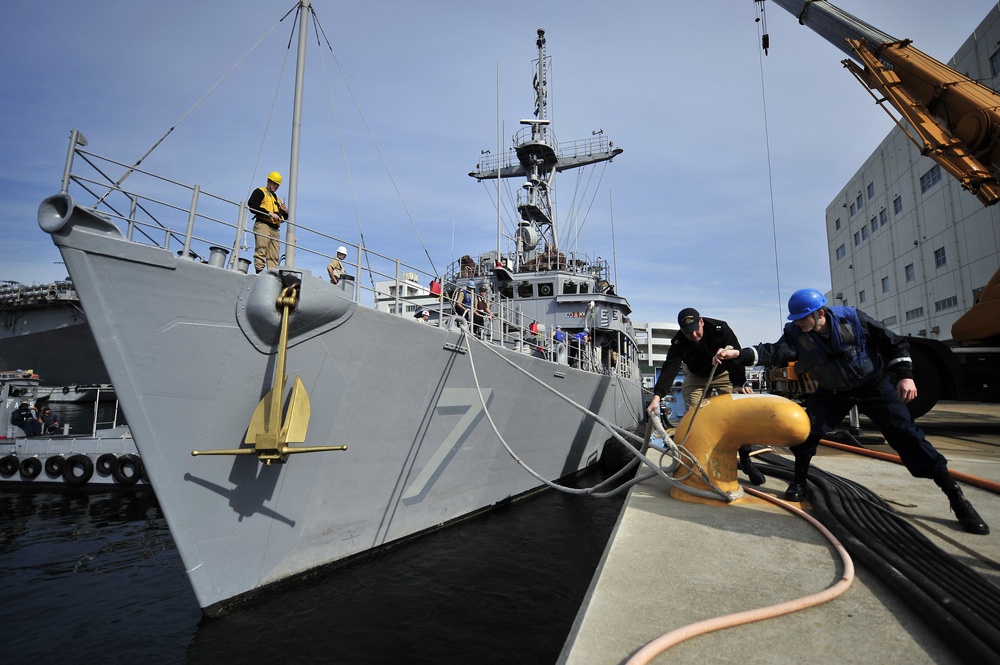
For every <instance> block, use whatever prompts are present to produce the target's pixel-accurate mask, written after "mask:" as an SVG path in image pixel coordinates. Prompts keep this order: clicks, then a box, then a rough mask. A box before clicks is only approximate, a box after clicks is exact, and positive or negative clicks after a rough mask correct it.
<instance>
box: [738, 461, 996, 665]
mask: <svg viewBox="0 0 1000 665" xmlns="http://www.w3.org/2000/svg"><path fill="white" fill-rule="evenodd" d="M755 461H756V463H757V464H758V467H760V466H763V469H762V470H764V471H765V472H766V473H767V474H768V475H775V476H778V477H781V478H785V479H787V480H790V479H792V477H793V473H794V471H793V470H794V466H793V463H792V462H791V461H790V460H786V459H785V458H783V457H781V456H779V455H777V454H774V453H764V454H760V455H757V456H755ZM809 482H810V483H811V485H812V488H811V492H810V495H809V499H810V501H811V503H812V505H813V512H814V513H815V514H816V515H817V517H818V518H819V519H820V521H821V522H822V523H823V524H824V525H826V527H827V528H828V529H829V530H830V531H831V532H832V533H833V534H834V535H836V536H837V538H838V539H839V540H840V541H841V542H842V543H843V544H844V547H846V548H847V551H848V552H850V554H851V556H852V557H854V558H855V559H856V560H857V561H860V562H861V563H862V564H863V565H864V566H865V567H866V568H868V570H870V571H872V573H874V575H875V576H876V577H878V579H879V580H881V581H882V582H884V583H885V584H886V585H888V586H889V587H890V588H891V589H892V590H893V592H895V593H896V594H897V595H898V596H899V597H900V598H901V599H902V600H903V601H904V602H905V603H906V604H907V605H909V606H910V607H912V608H913V609H914V611H915V612H916V613H917V614H918V615H919V616H920V618H921V619H922V620H924V621H925V622H926V624H927V626H928V627H929V628H931V629H932V630H933V631H934V632H936V633H937V635H938V637H940V638H941V640H942V641H943V642H945V643H946V644H948V646H949V647H950V648H951V649H952V650H953V651H954V652H955V653H956V654H957V655H960V656H961V657H962V658H963V659H964V660H966V661H968V662H979V663H996V662H1000V587H998V586H997V585H996V584H995V583H994V582H992V581H991V580H990V579H989V578H987V577H984V576H983V575H981V574H980V573H978V572H977V571H976V570H974V569H972V568H970V567H969V566H967V565H966V564H964V563H962V562H961V561H959V560H958V559H956V558H955V557H953V556H952V555H950V554H948V553H947V552H945V551H944V550H942V549H941V548H940V547H938V546H937V545H935V544H934V543H933V542H931V541H930V540H929V539H928V538H927V537H926V536H924V535H923V534H922V533H921V532H920V531H919V530H918V529H917V528H916V527H914V526H913V525H912V524H911V523H910V522H908V521H907V520H906V519H905V518H903V517H902V516H900V515H899V514H898V513H896V512H894V511H893V510H892V508H891V507H890V506H889V504H887V503H886V502H885V501H883V500H882V499H881V498H880V497H879V496H878V495H876V494H875V493H874V492H872V491H871V490H869V489H867V488H866V487H864V486H862V485H859V484H858V483H855V482H853V481H850V480H847V479H846V478H842V477H840V476H836V475H834V474H831V473H828V472H826V471H823V470H821V469H817V468H816V467H813V468H811V469H810V470H809Z"/></svg>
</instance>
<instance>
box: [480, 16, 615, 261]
mask: <svg viewBox="0 0 1000 665" xmlns="http://www.w3.org/2000/svg"><path fill="white" fill-rule="evenodd" d="M535 45H536V46H537V47H538V63H537V67H536V69H535V74H534V77H533V81H532V87H533V88H534V93H535V109H534V117H532V118H528V119H526V120H521V124H522V125H524V127H523V128H522V129H520V130H519V131H518V132H517V133H516V134H515V135H514V137H513V143H514V147H513V149H512V150H510V151H507V152H505V153H502V154H498V155H496V156H495V157H492V156H490V155H485V156H483V159H482V160H481V161H480V163H479V164H477V165H476V170H475V171H473V172H471V173H469V175H470V176H472V177H473V178H475V179H477V180H487V179H490V178H512V177H517V176H520V177H524V178H525V179H526V182H525V183H524V184H523V185H522V186H521V189H520V191H518V193H517V211H518V213H519V214H520V216H521V221H520V222H519V223H518V228H517V234H516V237H515V240H516V242H517V256H516V265H515V270H516V269H517V268H518V267H519V266H520V265H521V264H522V263H524V262H525V261H527V254H528V253H529V252H532V251H534V250H535V249H536V248H538V247H539V243H544V245H543V246H544V247H546V248H547V249H548V250H549V251H552V252H555V251H558V247H559V242H558V235H557V233H558V232H557V229H556V224H555V212H554V210H553V191H554V187H555V175H556V173H557V172H559V171H563V170H566V169H572V168H577V167H579V166H586V165H588V164H596V163H598V162H603V161H608V160H610V159H612V158H614V157H615V156H617V155H619V154H621V152H622V149H621V148H616V147H614V144H612V143H611V141H609V140H608V139H607V137H605V136H604V134H603V133H600V134H596V135H594V136H593V138H590V139H585V140H583V141H574V142H573V143H572V144H570V145H569V146H562V147H560V146H559V145H558V144H557V143H556V139H555V133H554V132H553V129H552V127H551V121H550V120H549V118H548V72H547V68H546V64H547V59H546V55H545V30H543V29H541V28H539V29H538V38H537V39H536V40H535ZM515 157H516V159H517V163H514V158H515Z"/></svg>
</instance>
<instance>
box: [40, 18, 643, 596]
mask: <svg viewBox="0 0 1000 665" xmlns="http://www.w3.org/2000/svg"><path fill="white" fill-rule="evenodd" d="M311 11H312V8H311V6H310V3H309V2H308V1H307V0H303V1H302V2H300V3H299V12H300V14H299V17H298V18H299V20H298V21H297V23H298V30H299V36H300V39H299V58H298V59H299V63H300V64H299V66H300V67H301V66H302V60H303V56H304V52H305V43H306V42H305V32H306V29H307V22H306V18H307V16H308V15H309V14H310V13H311ZM536 45H537V48H538V62H537V69H536V70H535V72H534V85H533V91H532V95H533V97H534V99H535V103H536V107H535V108H536V113H535V114H534V115H533V116H532V119H531V120H528V121H522V123H523V124H524V125H525V126H524V127H523V128H521V131H519V132H518V133H517V134H516V135H515V136H514V137H513V146H512V147H511V148H510V150H509V151H506V152H504V153H503V154H498V155H495V156H492V157H493V158H492V160H491V161H490V160H481V161H480V163H479V164H478V165H477V167H476V169H475V171H473V173H471V174H470V175H472V176H473V177H475V178H476V179H479V180H483V179H492V178H506V177H523V178H524V180H525V183H524V184H523V186H522V188H521V190H520V192H519V194H518V199H517V210H518V213H519V217H520V220H519V222H518V226H517V229H516V232H515V233H510V234H508V236H509V237H508V244H507V249H506V250H505V251H499V248H497V249H491V250H489V251H486V252H482V253H474V254H469V255H466V256H464V257H462V259H461V260H459V261H456V262H454V263H453V265H452V266H451V267H449V268H448V269H447V271H446V272H445V273H444V274H434V272H433V270H431V271H425V270H422V269H421V268H419V267H416V266H413V265H410V264H407V263H404V262H403V261H399V260H395V259H388V258H386V257H384V256H382V255H380V254H378V253H377V252H375V251H373V250H372V249H370V248H369V247H367V246H362V247H358V246H357V245H352V244H351V243H349V242H345V241H342V240H339V239H336V238H331V237H330V236H329V235H326V233H325V232H320V231H317V230H315V229H311V228H309V227H307V226H306V225H304V224H300V223H298V222H297V221H295V219H294V217H293V218H292V219H290V220H289V223H288V224H287V225H286V235H285V245H284V247H285V252H286V254H285V262H284V264H283V265H281V266H279V267H278V268H276V269H270V270H266V271H263V272H260V273H258V274H248V265H249V261H248V260H247V259H246V258H244V257H241V256H240V252H241V250H242V248H241V241H240V239H241V237H242V236H244V234H245V233H248V231H247V230H246V229H247V217H248V215H247V210H246V206H245V204H243V203H240V202H236V201H229V200H226V199H224V198H221V197H210V196H209V195H207V194H206V193H205V192H201V191H200V189H199V188H198V187H197V186H187V185H181V184H179V183H177V182H175V181H173V180H169V179H161V178H158V177H157V176H155V175H153V174H150V173H145V172H143V171H141V170H140V169H137V168H131V169H129V168H127V164H125V163H121V162H115V161H114V160H108V161H103V160H104V159H105V158H102V157H100V156H98V155H96V154H95V153H92V152H89V151H87V150H86V149H85V146H86V141H85V140H84V139H83V137H82V135H81V134H80V133H79V132H77V131H74V132H73V133H72V136H71V143H72V145H71V146H70V149H69V151H68V156H67V162H68V163H67V165H66V169H65V174H66V175H65V177H64V180H63V188H62V192H61V193H59V194H57V195H55V196H52V197H50V198H48V199H46V200H45V201H44V202H43V203H42V204H41V206H40V208H39V213H38V219H39V225H40V226H41V228H42V229H43V230H44V231H46V232H47V233H49V234H51V238H52V240H53V242H54V243H55V244H56V245H57V246H58V247H59V249H60V251H61V252H62V256H63V259H64V261H65V264H66V267H67V269H68V271H69V274H70V276H71V278H72V280H73V284H74V286H75V288H76V290H77V293H78V294H79V298H80V301H81V303H82V305H83V308H84V310H85V311H86V312H88V314H89V315H90V316H89V318H90V324H91V327H92V328H93V331H94V338H95V340H96V342H97V346H98V348H99V350H100V354H101V358H102V359H103V361H104V363H105V365H106V366H107V369H108V373H109V375H110V378H111V381H112V383H113V385H114V388H115V390H116V392H117V395H118V397H119V399H120V401H121V405H122V407H123V409H124V411H125V413H127V414H128V419H129V424H130V426H131V431H132V436H133V437H134V441H135V444H136V446H137V448H138V450H139V453H140V454H141V456H142V460H143V465H144V477H145V478H148V480H149V482H150V483H151V484H152V485H153V487H154V488H155V491H156V496H157V498H158V500H159V503H160V505H161V506H162V510H163V514H164V516H165V518H166V521H167V523H168V524H169V527H170V531H171V533H172V535H173V538H174V540H175V542H176V544H177V548H178V551H179V553H180V555H181V557H182V559H183V562H184V567H185V569H186V570H187V573H188V576H189V579H190V581H191V584H192V586H193V588H194V591H195V595H196V597H197V600H198V603H199V604H200V606H201V607H202V609H203V611H204V612H205V613H206V614H208V615H216V614H219V613H222V612H224V611H225V610H226V609H227V608H231V607H232V605H233V604H235V603H236V602H237V601H240V600H245V599H247V598H249V597H251V596H253V595H256V594H258V593H260V592H261V591H262V590H264V589H266V588H268V587H270V586H273V585H274V584H276V583H279V582H281V581H284V580H287V579H289V578H292V577H295V576H299V575H301V574H303V573H306V572H307V571H310V570H313V569H315V568H317V567H320V566H324V565H327V564H331V563H334V562H340V561H343V560H345V559H348V558H350V557H353V556H356V555H359V554H362V553H365V552H367V551H370V550H372V549H375V548H380V547H382V546H385V545H387V544H389V543H392V542H394V541H398V540H400V539H404V538H407V537H411V536H413V535H415V534H418V533H420V532H423V531H426V530H428V529H433V528H436V527H439V526H440V525H443V524H447V523H449V522H452V521H455V520H458V519H460V518H463V517H466V516H469V515H471V514H474V513H476V512H479V511H482V510H485V509H488V508H490V507H491V506H495V505H497V504H499V503H501V502H505V501H507V500H510V499H512V498H514V497H517V496H519V495H522V494H524V493H527V492H531V491H533V490H535V489H537V488H539V487H541V486H542V485H543V484H545V483H548V482H552V481H556V480H558V479H563V478H566V477H568V476H571V475H573V474H575V473H577V472H578V471H580V470H582V469H585V468H587V467H589V466H592V465H593V464H595V463H596V462H597V461H599V459H600V456H601V454H602V447H603V446H604V444H605V442H607V441H608V440H609V439H610V438H611V436H612V434H611V432H610V430H615V429H617V428H633V427H635V426H636V425H637V423H638V421H639V419H640V418H641V417H642V399H641V378H640V374H639V369H638V353H637V347H636V345H635V340H634V336H633V329H632V324H631V322H630V320H629V314H630V307H629V304H628V301H627V300H626V299H625V298H624V297H622V296H620V295H618V294H617V293H615V288H614V285H613V284H612V283H611V274H610V270H609V266H608V262H607V261H606V260H602V259H599V258H595V257H590V256H588V255H585V254H580V253H575V252H564V251H563V250H562V249H561V245H560V242H559V236H558V233H557V228H556V222H555V219H554V215H553V214H552V210H553V204H552V192H553V183H554V177H555V175H556V173H557V172H559V171H561V170H564V169H568V168H575V167H579V166H584V165H587V164H595V163H599V162H605V161H608V160H610V159H612V158H613V157H615V156H616V155H618V154H619V153H620V152H621V149H619V148H616V147H614V146H613V145H612V144H611V142H610V141H609V140H608V139H607V137H605V136H604V135H603V134H600V135H595V136H593V137H591V138H590V139H587V140H585V141H578V142H574V143H570V144H567V145H561V144H557V143H556V141H555V137H554V134H553V130H552V127H551V125H550V121H549V119H548V118H547V113H546V107H547V98H546V96H547V81H548V73H547V67H546V60H547V56H546V52H545V36H544V32H543V31H542V30H539V31H538V35H537V40H536ZM296 88H297V89H296V95H298V96H300V95H301V85H300V83H299V84H297V86H296ZM296 122H297V119H296V118H293V127H295V126H296V125H295V123H296ZM292 135H293V137H295V136H296V131H294V130H293V132H292ZM292 154H293V155H294V154H296V150H295V148H294V146H293V150H292ZM80 156H84V157H83V158H80V159H77V158H79V157H80ZM93 164H98V165H100V166H101V168H97V169H94V171H87V169H89V168H90V167H91V165H93ZM114 167H117V168H118V169H121V168H123V167H124V168H126V171H127V174H126V175H127V176H128V180H127V183H128V189H127V190H126V189H125V187H124V185H123V182H125V180H124V178H121V179H119V180H118V181H117V182H115V181H113V180H112V178H111V177H110V176H107V175H105V174H107V173H112V172H115V168H114ZM78 168H79V169H80V171H79V172H78V171H77V169H78ZM296 168H297V167H296V165H295V162H294V160H293V163H292V171H291V175H292V177H290V178H289V180H290V181H291V184H292V188H291V191H290V192H289V201H290V203H292V202H294V200H295V198H294V197H295V196H297V194H296V192H295V189H294V185H295V182H296V180H297V178H296V177H295V171H294V169H296ZM144 185H145V186H148V189H147V190H146V191H145V193H143V191H142V187H143V186H144ZM102 189H103V190H107V191H106V193H105V194H104V195H102V196H100V197H98V196H97V195H96V194H95V192H98V190H102ZM171 189H173V190H176V191H174V192H173V193H174V194H176V197H175V199H173V200H180V201H183V202H184V203H183V205H175V204H174V203H171V202H168V201H171V199H170V198H169V195H168V193H167V192H168V190H171ZM71 190H72V191H71ZM78 191H79V192H83V193H85V194H87V195H88V196H91V197H92V198H96V199H97V202H96V203H92V204H89V205H86V206H85V205H83V204H82V203H77V202H76V201H75V200H74V195H77V196H82V194H77V192H78ZM199 201H200V202H201V204H199V203H198V202H199ZM290 207H291V209H292V213H293V214H294V212H295V206H294V205H291V206H290ZM234 219H236V220H238V221H237V222H236V223H235V224H234V223H233V222H232V220H234ZM222 220H226V221H222ZM498 237H499V233H498ZM331 243H332V244H333V245H334V246H336V245H340V244H343V245H345V246H346V247H350V248H351V249H350V251H349V253H350V254H353V256H352V257H350V258H348V259H347V260H345V262H344V263H345V266H346V267H347V272H348V273H353V275H348V278H347V279H342V280H340V282H339V283H338V284H336V285H334V284H331V282H330V281H329V280H328V279H327V277H326V275H325V274H324V275H315V274H312V272H310V271H309V270H305V269H301V268H296V267H295V265H294V263H295V252H296V250H298V251H299V252H310V253H312V256H313V257H316V256H319V257H322V258H323V260H324V262H325V261H326V260H329V259H330V258H331V257H332V256H333V254H334V253H335V252H334V250H333V249H331V247H330V245H331ZM498 245H499V242H498ZM206 257H207V258H206ZM361 276H364V279H361V278H357V277H361ZM350 277H356V278H354V279H351V278H350ZM363 282H364V283H366V284H370V285H371V286H370V287H368V286H365V285H363ZM470 282H471V283H472V284H473V288H474V289H475V290H476V291H478V290H479V287H481V286H485V287H486V301H487V302H488V303H489V305H490V310H491V316H487V317H484V318H483V319H482V325H481V326H477V327H476V328H477V329H473V326H472V325H471V324H472V323H474V322H470V321H469V320H466V319H464V318H462V317H459V316H458V315H457V312H456V309H457V308H454V307H453V304H452V303H453V300H452V298H451V297H449V294H450V293H452V292H453V291H457V290H458V289H463V288H468V285H469V283H470ZM414 284H418V285H420V286H419V288H415V287H414ZM424 284H426V286H423V285H424ZM369 289H370V290H369ZM363 301H364V302H366V303H367V302H369V301H370V302H371V303H374V304H375V305H377V306H367V305H364V304H363ZM424 309H426V310H428V314H429V316H428V317H427V321H426V322H423V321H422V320H415V318H414V317H413V316H412V315H411V314H412V313H413V312H414V311H419V312H420V313H422V312H423V310H424ZM612 443H617V442H612Z"/></svg>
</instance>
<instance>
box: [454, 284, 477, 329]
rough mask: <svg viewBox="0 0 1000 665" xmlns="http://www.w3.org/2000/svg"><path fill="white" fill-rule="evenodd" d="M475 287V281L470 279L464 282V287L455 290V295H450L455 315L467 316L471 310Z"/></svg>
mask: <svg viewBox="0 0 1000 665" xmlns="http://www.w3.org/2000/svg"><path fill="white" fill-rule="evenodd" d="M475 289H476V283H475V282H474V281H473V280H471V279H470V280H469V281H468V282H466V283H465V288H464V289H456V290H455V295H454V296H452V305H453V311H454V312H455V314H456V315H457V316H460V317H462V318H463V319H468V318H469V313H470V312H472V299H473V295H472V294H473V293H475Z"/></svg>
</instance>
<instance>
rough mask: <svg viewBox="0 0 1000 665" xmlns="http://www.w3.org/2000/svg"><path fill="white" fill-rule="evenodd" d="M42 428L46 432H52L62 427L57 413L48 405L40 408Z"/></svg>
mask: <svg viewBox="0 0 1000 665" xmlns="http://www.w3.org/2000/svg"><path fill="white" fill-rule="evenodd" d="M42 428H43V430H44V431H45V433H46V434H54V433H56V432H58V431H59V430H61V429H62V423H61V422H59V414H58V413H56V412H55V411H53V410H52V409H51V408H50V407H45V408H44V409H42Z"/></svg>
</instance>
